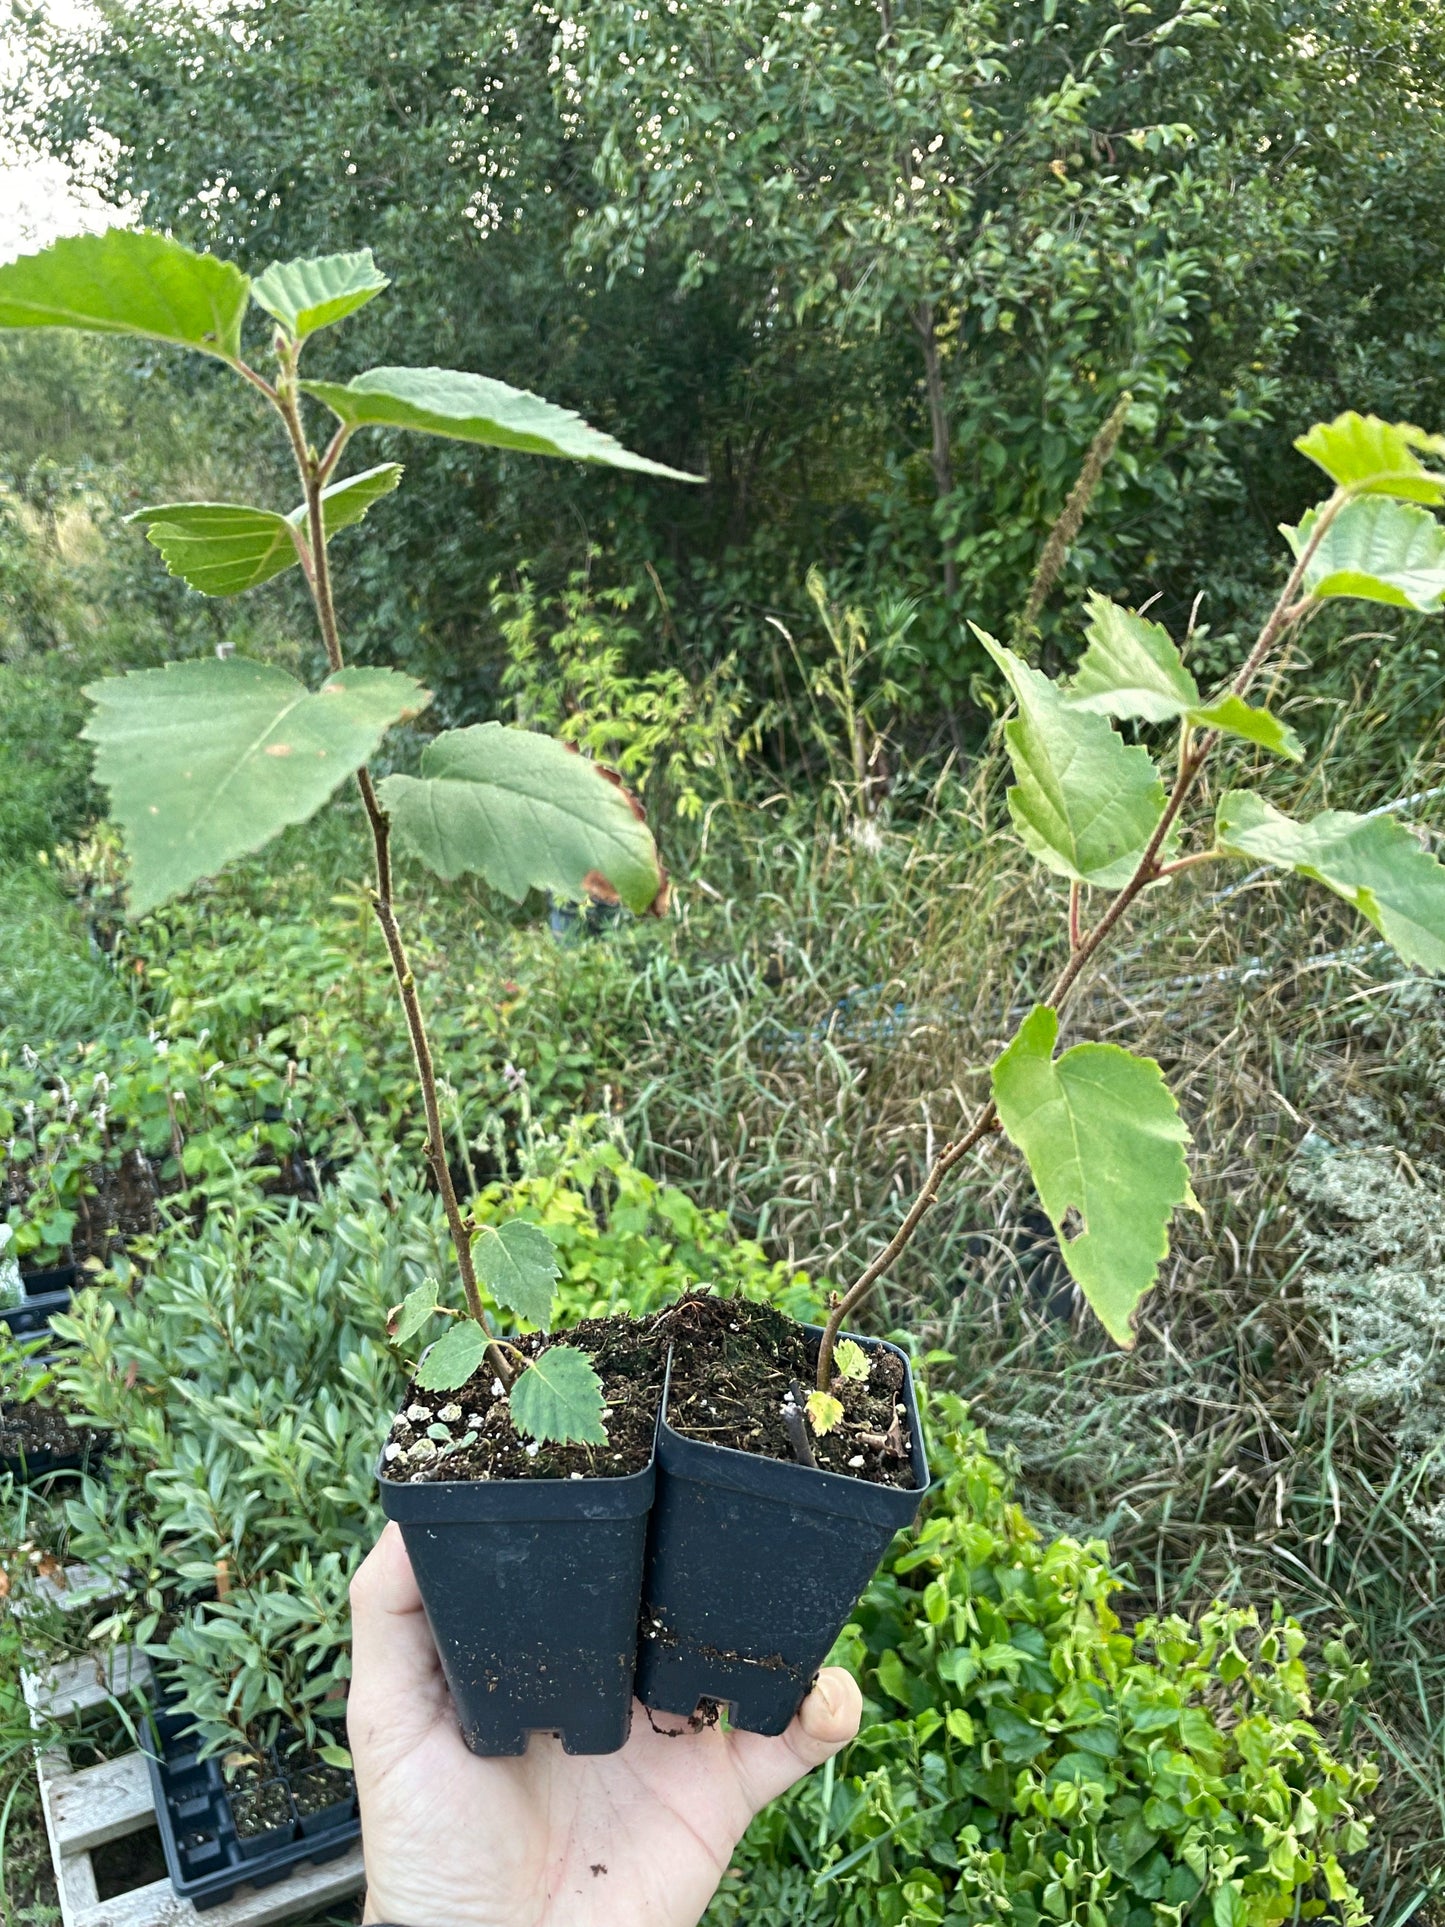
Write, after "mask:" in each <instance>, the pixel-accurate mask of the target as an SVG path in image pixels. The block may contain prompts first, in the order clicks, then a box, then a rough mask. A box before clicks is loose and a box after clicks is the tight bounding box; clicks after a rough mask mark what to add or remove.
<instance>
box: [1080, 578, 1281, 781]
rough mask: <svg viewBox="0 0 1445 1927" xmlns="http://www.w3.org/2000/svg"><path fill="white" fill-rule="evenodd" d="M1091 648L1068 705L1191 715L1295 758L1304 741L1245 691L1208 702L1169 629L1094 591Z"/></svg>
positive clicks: (1145, 715)
mask: <svg viewBox="0 0 1445 1927" xmlns="http://www.w3.org/2000/svg"><path fill="white" fill-rule="evenodd" d="M1088 607H1089V625H1088V630H1087V634H1088V638H1089V646H1088V648H1087V649H1086V650H1085V652H1084V655H1083V657H1082V659H1081V660H1080V663H1079V667H1078V669H1077V671H1076V673H1075V675H1074V678H1073V680H1072V682H1071V683H1070V684H1069V686H1068V690H1067V698H1068V703H1069V707H1070V708H1071V709H1082V710H1087V711H1090V712H1091V713H1093V714H1096V715H1101V716H1117V717H1119V718H1120V719H1121V720H1122V719H1125V718H1138V719H1139V720H1141V721H1143V722H1150V723H1172V722H1178V721H1180V720H1181V719H1183V718H1187V719H1188V721H1189V722H1191V723H1193V724H1195V725H1196V726H1198V727H1200V728H1206V729H1220V730H1224V731H1225V732H1226V733H1227V734H1229V735H1231V736H1242V737H1244V738H1246V739H1247V740H1248V741H1249V742H1252V743H1258V744H1260V745H1261V747H1263V748H1265V749H1268V750H1270V751H1272V752H1273V753H1274V754H1275V755H1276V756H1287V757H1289V758H1290V760H1291V761H1292V762H1298V761H1299V759H1300V758H1301V757H1302V756H1303V755H1304V745H1303V743H1301V741H1300V739H1299V737H1298V736H1296V735H1295V733H1294V731H1293V730H1292V729H1291V728H1290V727H1289V725H1288V724H1287V723H1282V722H1281V721H1280V720H1279V718H1278V717H1277V716H1272V715H1271V714H1270V713H1269V711H1268V710H1267V709H1255V708H1254V707H1252V706H1251V705H1250V704H1249V703H1247V702H1245V700H1244V698H1243V697H1242V696H1235V695H1226V696H1222V697H1219V698H1218V699H1216V700H1215V701H1214V702H1209V703H1206V702H1205V701H1204V699H1203V697H1202V696H1201V695H1200V693H1199V685H1198V683H1196V682H1195V680H1194V677H1193V675H1192V674H1191V673H1190V671H1189V670H1188V669H1187V668H1186V667H1185V663H1184V659H1183V657H1182V656H1181V655H1180V653H1179V651H1178V649H1177V648H1176V647H1175V644H1174V641H1173V638H1172V637H1171V636H1170V634H1169V631H1168V630H1167V629H1165V628H1163V627H1162V626H1161V625H1160V624H1159V623H1157V622H1149V621H1146V620H1145V618H1144V617H1143V616H1137V615H1135V614H1134V613H1133V611H1132V610H1129V609H1121V608H1120V607H1119V605H1118V603H1117V602H1111V601H1110V600H1109V599H1108V597H1107V596H1102V595H1097V594H1095V595H1091V596H1090V597H1089V604H1088Z"/></svg>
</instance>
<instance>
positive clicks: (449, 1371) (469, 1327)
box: [416, 1318, 487, 1392]
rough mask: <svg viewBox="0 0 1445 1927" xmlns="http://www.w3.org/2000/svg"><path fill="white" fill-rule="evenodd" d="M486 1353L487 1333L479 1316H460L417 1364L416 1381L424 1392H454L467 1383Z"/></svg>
mask: <svg viewBox="0 0 1445 1927" xmlns="http://www.w3.org/2000/svg"><path fill="white" fill-rule="evenodd" d="M486 1355H487V1334H486V1333H485V1332H484V1331H483V1330H482V1328H481V1326H480V1325H479V1324H478V1323H477V1321H476V1319H475V1318H459V1319H457V1321H456V1323H455V1324H454V1325H450V1326H448V1328H447V1330H446V1331H444V1332H443V1333H442V1335H441V1337H440V1338H439V1339H438V1340H437V1342H436V1343H435V1345H433V1346H432V1348H431V1350H430V1351H429V1352H428V1353H427V1355H426V1357H425V1358H424V1359H423V1360H422V1362H421V1364H420V1365H419V1366H418V1367H417V1372H416V1382H417V1384H418V1385H420V1387H421V1388H422V1390H423V1391H424V1392H454V1391H456V1389H457V1387H458V1386H460V1385H465V1384H466V1382H467V1380H468V1379H469V1378H470V1377H471V1376H472V1374H473V1372H475V1371H476V1369H477V1367H478V1365H480V1364H481V1362H482V1360H483V1359H484V1358H485V1357H486Z"/></svg>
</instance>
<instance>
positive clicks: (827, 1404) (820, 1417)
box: [807, 1392, 843, 1439]
mask: <svg viewBox="0 0 1445 1927" xmlns="http://www.w3.org/2000/svg"><path fill="white" fill-rule="evenodd" d="M807 1411H808V1423H809V1425H811V1426H812V1428H813V1430H814V1431H815V1432H816V1433H817V1435H818V1437H819V1438H820V1439H821V1438H826V1437H827V1436H828V1434H829V1433H830V1432H831V1431H832V1430H833V1428H834V1426H835V1425H841V1424H842V1422H843V1407H842V1405H841V1404H840V1402H839V1401H838V1400H837V1399H836V1398H834V1396H833V1394H832V1393H831V1392H809V1394H808V1404H807Z"/></svg>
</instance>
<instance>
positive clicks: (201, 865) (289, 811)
mask: <svg viewBox="0 0 1445 1927" xmlns="http://www.w3.org/2000/svg"><path fill="white" fill-rule="evenodd" d="M85 693H86V695H87V696H89V697H90V699H91V701H92V702H93V703H94V704H95V714H94V715H93V716H92V717H91V720H90V722H89V723H88V724H87V726H86V728H85V730H84V732H83V733H84V735H85V736H86V737H87V739H88V740H89V741H91V742H93V743H95V744H96V745H97V750H96V759H95V770H96V775H97V777H98V778H99V780H100V781H101V782H102V783H103V784H104V785H105V787H106V788H107V789H108V790H109V792H110V797H111V808H112V812H113V814H114V815H115V817H116V820H117V821H118V822H119V823H120V825H121V828H122V829H123V830H124V832H125V842H126V848H127V850H128V851H129V853H130V858H131V865H132V869H131V886H130V903H131V909H132V911H133V912H134V913H135V914H136V915H140V914H141V913H142V912H143V911H146V910H153V909H154V908H155V906H156V905H157V904H158V903H163V902H164V901H165V899H166V898H167V897H172V896H175V895H176V894H177V893H178V892H179V891H181V890H184V889H186V888H187V887H188V886H189V885H190V884H192V883H194V882H195V881H196V879H197V878H198V877H203V876H211V875H213V874H214V873H215V872H216V871H217V870H219V869H221V868H222V867H223V866H224V865H225V864H227V863H229V862H230V861H231V860H232V858H233V857H238V856H244V855H246V854H247V853H248V852H250V851H252V850H258V849H260V847H261V845H262V844H263V843H267V842H269V841H270V839H271V838H272V837H273V836H275V835H276V834H277V832H278V831H280V830H283V829H285V827H286V826H287V824H290V823H303V822H305V820H306V819H307V817H309V816H311V815H313V814H314V813H315V811H316V810H318V809H319V808H320V807H321V805H322V804H323V803H324V802H325V801H326V798H327V797H328V796H330V794H331V792H332V791H333V790H334V789H335V788H336V787H337V785H338V784H339V783H340V782H342V781H343V779H344V778H345V777H347V776H349V775H350V774H351V773H352V771H353V770H355V769H357V768H358V767H359V766H360V764H362V763H364V762H365V761H366V758H367V757H368V756H369V755H371V753H372V751H373V750H374V749H375V748H376V746H377V744H378V743H379V742H380V741H381V738H382V735H383V733H384V732H385V731H386V730H387V729H388V728H390V726H391V725H392V724H393V723H396V722H400V721H402V720H403V719H404V718H407V717H410V716H414V715H416V714H417V712H418V711H419V710H421V709H423V708H425V706H426V705H427V703H429V702H430V701H431V693H430V691H429V690H426V689H423V688H422V687H421V685H420V684H419V683H417V682H414V681H413V680H412V678H411V677H410V676H403V675H399V674H398V673H397V672H396V671H395V670H392V669H346V670H342V671H340V672H339V673H338V674H335V675H331V676H328V677H327V679H326V681H325V682H324V683H323V684H322V686H321V688H320V689H319V690H318V691H317V692H316V693H315V694H313V693H312V692H311V691H310V690H309V689H307V687H306V686H305V684H304V683H300V682H297V680H296V679H295V677H294V676H288V675H287V674H286V672H285V671H284V670H282V669H276V668H273V667H272V666H271V665H270V664H268V663H260V662H250V661H247V660H246V659H245V658H244V657H239V656H238V657H233V658H231V659H230V660H229V661H226V662H217V661H202V662H181V663H170V664H168V665H167V666H166V667H165V668H164V669H145V670H141V671H139V672H138V673H135V674H132V675H129V676H112V677H108V678H107V679H106V680H105V681H103V682H98V683H92V684H91V685H90V687H89V688H88V689H87V690H86V692H85Z"/></svg>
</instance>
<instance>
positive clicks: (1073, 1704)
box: [709, 1398, 1376, 1927]
mask: <svg viewBox="0 0 1445 1927" xmlns="http://www.w3.org/2000/svg"><path fill="white" fill-rule="evenodd" d="M933 1411H934V1418H935V1427H934V1432H933V1437H932V1441H931V1446H930V1450H931V1453H932V1456H933V1459H934V1462H935V1464H937V1465H938V1467H939V1469H940V1476H941V1485H940V1487H939V1488H938V1489H936V1490H935V1493H934V1495H933V1496H932V1498H931V1499H930V1502H929V1506H928V1511H927V1514H926V1517H925V1519H924V1522H923V1524H922V1526H921V1528H920V1530H919V1531H918V1534H917V1536H916V1538H915V1539H914V1540H912V1541H911V1542H910V1541H900V1542H899V1544H898V1545H897V1546H895V1548H894V1551H893V1554H892V1556H891V1558H890V1560H889V1561H888V1563H887V1564H886V1565H885V1567H884V1570H883V1572H882V1573H881V1574H880V1575H879V1577H878V1578H877V1579H875V1580H874V1582H873V1584H872V1585H871V1586H870V1588H869V1590H868V1592H867V1593H866V1594H865V1595H864V1598H863V1600H862V1602H861V1604H860V1606H859V1609H858V1612H857V1614H856V1615H855V1622H856V1623H855V1624H854V1625H852V1626H851V1627H849V1628H848V1629H847V1631H846V1632H845V1633H844V1634H843V1636H842V1639H841V1640H840V1642H839V1646H838V1649H837V1655H836V1656H837V1657H838V1658H839V1659H841V1660H842V1661H843V1662H844V1663H845V1664H849V1665H851V1666H853V1667H854V1668H855V1669H856V1670H857V1671H858V1673H859V1676H860V1679H861V1681H862V1684H863V1689H864V1695H865V1715H864V1723H863V1729H862V1731H861V1733H860V1735H859V1737H858V1740H857V1742H856V1744H855V1745H854V1746H853V1747H852V1748H851V1749H850V1750H849V1752H848V1753H847V1754H845V1755H844V1756H843V1758H842V1760H841V1761H840V1762H839V1765H838V1768H837V1770H836V1773H829V1774H826V1775H814V1776H812V1777H811V1778H810V1779H809V1780H807V1781H805V1782H804V1783H803V1784H802V1785H801V1786H800V1787H798V1788H796V1789H795V1790H794V1792H793V1793H792V1794H790V1795H789V1796H788V1797H787V1798H786V1800H784V1801H783V1802H781V1803H780V1805H779V1807H778V1808H775V1809H773V1810H770V1811H769V1812H768V1813H766V1814H764V1815H763V1816H762V1817H761V1818H760V1819H759V1820H758V1821H757V1822H755V1823H754V1827H753V1830H752V1832H751V1833H750V1834H749V1836H748V1839H747V1841H746V1842H745V1843H744V1847H743V1849H742V1851H741V1853H740V1855H739V1859H740V1861H741V1865H742V1872H741V1878H740V1880H739V1881H738V1882H737V1884H736V1885H734V1883H733V1882H732V1881H728V1882H725V1883H724V1887H723V1890H722V1893H721V1895H720V1896H719V1899H718V1901H717V1902H716V1903H715V1904H714V1908H713V1912H712V1913H711V1915H710V1916H709V1920H710V1921H711V1922H714V1923H719V1924H720V1923H723V1922H730V1921H733V1920H744V1919H745V1920H747V1921H748V1922H750V1923H759V1927H775V1923H776V1927H782V1923H783V1922H789V1923H791V1922H794V1921H798V1920H804V1921H813V1920H816V1921H820V1922H821V1921H824V1920H826V1921H828V1922H830V1923H832V1924H833V1927H903V1923H908V1927H914V1923H929V1922H937V1923H943V1922H950V1923H952V1922H958V1923H965V1922H980V1923H981V1922H984V1921H992V1920H995V1919H997V1918H999V1917H1003V1918H1006V1919H1009V1920H1011V1921H1018V1922H1020V1923H1021V1924H1022V1927H1043V1923H1045V1922H1048V1921H1050V1920H1057V1921H1075V1920H1077V1921H1090V1922H1094V1923H1096V1927H1156V1924H1157V1927H1179V1923H1180V1922H1182V1921H1186V1920H1187V1921H1190V1922H1193V1921H1201V1920H1210V1919H1213V1920H1214V1921H1232V1922H1236V1923H1240V1927H1246V1924H1247V1927H1270V1924H1271V1923H1275V1922H1279V1921H1282V1920H1287V1919H1290V1918H1298V1917H1299V1915H1298V1914H1297V1913H1296V1911H1295V1910H1296V1908H1302V1909H1303V1912H1304V1917H1305V1918H1310V1917H1314V1918H1318V1919H1322V1920H1332V1921H1335V1922H1337V1923H1339V1924H1340V1927H1361V1923H1363V1922H1364V1921H1365V1919H1366V1915H1365V1912H1364V1910H1363V1908H1362V1906H1361V1905H1360V1901H1359V1897H1358V1895H1357V1894H1356V1892H1355V1890H1354V1888H1353V1887H1352V1886H1351V1884H1350V1882H1349V1879H1348V1877H1347V1875H1346V1873H1345V1871H1344V1868H1343V1866H1342V1864H1341V1862H1342V1856H1349V1855H1353V1854H1356V1853H1358V1852H1359V1850H1360V1848H1361V1847H1362V1846H1363V1845H1364V1842H1365V1839H1366V1837H1367V1831H1368V1826H1369V1822H1368V1819H1367V1818H1365V1817H1364V1813H1363V1801H1364V1799H1365V1797H1366V1795H1367V1794H1368V1793H1369V1791H1370V1790H1371V1788H1372V1787H1373V1785H1374V1783H1375V1778H1376V1774H1375V1770H1374V1768H1373V1767H1372V1766H1369V1765H1359V1766H1357V1765H1353V1764H1351V1763H1350V1761H1349V1760H1348V1758H1347V1757H1346V1758H1341V1757H1340V1753H1341V1748H1340V1747H1339V1744H1338V1742H1337V1740H1336V1739H1335V1737H1334V1735H1335V1732H1336V1730H1337V1721H1338V1718H1339V1714H1340V1711H1341V1709H1342V1707H1343V1706H1344V1705H1345V1704H1346V1702H1347V1700H1348V1696H1349V1694H1350V1693H1351V1692H1352V1691H1356V1690H1358V1686H1359V1678H1360V1676H1359V1671H1358V1669H1357V1668H1355V1667H1354V1666H1353V1665H1352V1664H1351V1662H1350V1661H1349V1658H1348V1656H1347V1654H1346V1653H1345V1652H1344V1650H1343V1649H1342V1648H1341V1647H1340V1646H1339V1645H1338V1644H1336V1643H1331V1644H1327V1645H1326V1646H1325V1648H1324V1651H1323V1653H1322V1655H1321V1659H1322V1661H1323V1667H1322V1669H1321V1670H1320V1671H1319V1672H1318V1673H1317V1675H1316V1678H1315V1680H1314V1681H1313V1682H1312V1681H1311V1679H1310V1675H1309V1673H1308V1671H1307V1669H1306V1664H1305V1660H1304V1657H1303V1654H1304V1650H1305V1635H1304V1634H1303V1632H1302V1631H1301V1630H1300V1628H1299V1626H1298V1625H1297V1624H1296V1623H1295V1622H1294V1621H1292V1620H1286V1619H1283V1618H1278V1619H1275V1620H1273V1621H1271V1622H1269V1623H1266V1624H1263V1625H1262V1624H1261V1623H1260V1621H1259V1619H1258V1617H1257V1615H1256V1614H1255V1613H1254V1612H1253V1610H1252V1609H1242V1608H1231V1607H1225V1606H1215V1607H1213V1608H1211V1609H1210V1610H1208V1611H1206V1612H1205V1613H1203V1614H1202V1615H1201V1616H1200V1618H1199V1620H1198V1621H1197V1622H1196V1623H1192V1624H1191V1623H1189V1622H1186V1621H1185V1620H1183V1619H1180V1618H1176V1617H1171V1618H1167V1619H1160V1620H1146V1621H1143V1622H1142V1623H1140V1624H1139V1625H1137V1626H1136V1627H1135V1628H1134V1629H1133V1631H1125V1630H1124V1628H1123V1627H1122V1626H1121V1624H1120V1621H1119V1618H1118V1616H1117V1614H1116V1611H1115V1609H1114V1606H1113V1603H1112V1602H1113V1600H1114V1598H1115V1596H1116V1595H1117V1594H1118V1592H1119V1591H1120V1590H1121V1588H1122V1584H1123V1581H1122V1578H1121V1576H1120V1575H1119V1574H1118V1573H1117V1572H1116V1571H1115V1570H1114V1569H1113V1568H1112V1567H1111V1565H1110V1563H1109V1561H1108V1558H1107V1555H1106V1552H1105V1548H1104V1547H1103V1546H1102V1545H1100V1544H1097V1543H1095V1544H1092V1545H1087V1546H1085V1545H1079V1544H1077V1543H1075V1542H1074V1541H1071V1540H1069V1539H1060V1540H1056V1541H1054V1542H1053V1543H1052V1544H1046V1543H1045V1542H1044V1541H1043V1540H1042V1539H1041V1538H1040V1536H1039V1535H1038V1534H1037V1533H1036V1532H1035V1531H1034V1530H1033V1528H1032V1527H1031V1526H1030V1525H1029V1524H1028V1523H1027V1522H1026V1520H1025V1519H1024V1517H1023V1515H1022V1513H1021V1512H1020V1510H1019V1508H1018V1506H1017V1505H1015V1504H1014V1503H1013V1502H1012V1494H1011V1491H1010V1484H1009V1481H1008V1479H1007V1477H1006V1476H1005V1474H1004V1473H1003V1471H1002V1470H1001V1469H1000V1467H999V1466H998V1464H997V1463H996V1462H995V1461H993V1460H992V1459H990V1458H989V1456H988V1454H987V1451H986V1446H985V1441H984V1437H983V1434H982V1433H981V1432H980V1431H978V1430H977V1429H975V1428H973V1427H971V1426H968V1425H967V1424H966V1422H965V1419H966V1414H965V1408H963V1407H962V1406H961V1405H960V1403H959V1401H957V1400H956V1399H952V1398H939V1399H937V1400H935V1401H934V1407H933ZM800 1857H801V1858H802V1860H803V1864H804V1866H805V1867H806V1868H807V1870H808V1872H809V1873H810V1874H811V1876H812V1878H811V1881H809V1882H807V1883H804V1882H800V1881H799V1880H798V1869H797V1862H798V1859H799V1858H800ZM809 1887H811V1889H812V1891H811V1892H809V1891H808V1889H809ZM814 1909H815V1910H816V1911H811V1910H814Z"/></svg>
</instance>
